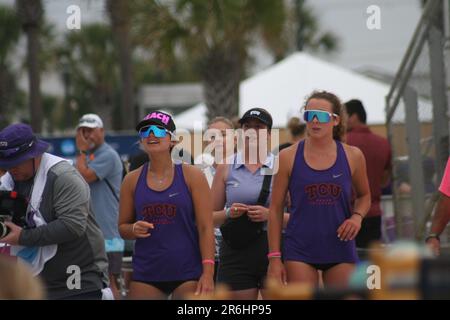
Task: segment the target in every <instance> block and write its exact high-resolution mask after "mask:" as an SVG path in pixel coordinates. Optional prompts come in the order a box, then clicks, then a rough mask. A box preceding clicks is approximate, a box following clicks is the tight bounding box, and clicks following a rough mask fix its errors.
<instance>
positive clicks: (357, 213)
mask: <svg viewBox="0 0 450 320" xmlns="http://www.w3.org/2000/svg"><path fill="white" fill-rule="evenodd" d="M353 214H356V215H358V216H360V217H361V219H364V216H363V215H362V214H361V213H359V212H356V211H353Z"/></svg>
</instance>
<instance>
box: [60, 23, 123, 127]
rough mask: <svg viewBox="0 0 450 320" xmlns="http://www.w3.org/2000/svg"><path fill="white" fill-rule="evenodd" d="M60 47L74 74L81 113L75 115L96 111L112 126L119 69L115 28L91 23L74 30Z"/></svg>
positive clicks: (72, 81)
mask: <svg viewBox="0 0 450 320" xmlns="http://www.w3.org/2000/svg"><path fill="white" fill-rule="evenodd" d="M59 51H60V52H59V56H60V59H61V60H62V59H64V60H65V63H66V64H67V70H66V71H67V73H68V74H70V77H71V78H70V84H71V88H70V91H71V96H72V98H73V100H74V101H76V103H77V105H78V106H79V109H78V110H77V112H78V114H73V115H72V118H75V120H76V119H77V117H78V116H79V115H80V114H82V113H85V112H96V113H98V114H99V116H100V117H101V118H102V119H103V121H104V124H105V128H106V129H111V128H112V123H113V118H112V114H113V113H114V112H113V111H114V108H115V105H114V101H115V100H116V96H115V93H116V92H117V91H118V90H117V87H118V86H117V83H118V73H119V72H118V70H117V58H116V54H115V47H114V42H113V36H112V32H111V28H109V26H108V25H104V24H91V25H85V26H83V28H81V30H79V31H76V32H75V31H70V32H68V33H67V34H66V36H65V40H64V43H63V44H62V46H61V48H60V50H59ZM68 112H72V111H70V110H69V111H68ZM66 116H67V115H66ZM73 124H74V123H72V125H73Z"/></svg>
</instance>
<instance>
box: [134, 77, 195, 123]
mask: <svg viewBox="0 0 450 320" xmlns="http://www.w3.org/2000/svg"><path fill="white" fill-rule="evenodd" d="M202 101H203V88H202V85H201V84H199V83H175V84H155V85H143V86H141V87H140V89H139V91H138V95H137V103H138V106H139V117H140V118H142V117H144V116H145V115H146V114H148V113H149V112H151V111H154V110H165V111H168V112H170V113H171V114H173V115H176V114H179V113H181V112H183V111H186V110H187V109H189V108H190V107H192V106H193V105H196V104H198V103H200V102H202Z"/></svg>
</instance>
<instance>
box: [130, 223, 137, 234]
mask: <svg viewBox="0 0 450 320" xmlns="http://www.w3.org/2000/svg"><path fill="white" fill-rule="evenodd" d="M136 223H137V221H136V222H135V223H133V228H132V229H131V232H132V233H134V227H135V226H136Z"/></svg>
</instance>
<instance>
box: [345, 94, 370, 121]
mask: <svg viewBox="0 0 450 320" xmlns="http://www.w3.org/2000/svg"><path fill="white" fill-rule="evenodd" d="M344 106H345V109H346V111H347V114H348V116H349V117H350V116H351V115H353V114H356V115H357V116H358V119H359V121H361V122H362V123H366V121H367V114H366V110H365V109H364V106H363V104H362V102H361V101H360V100H357V99H352V100H350V101H348V102H346V103H345V104H344Z"/></svg>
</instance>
